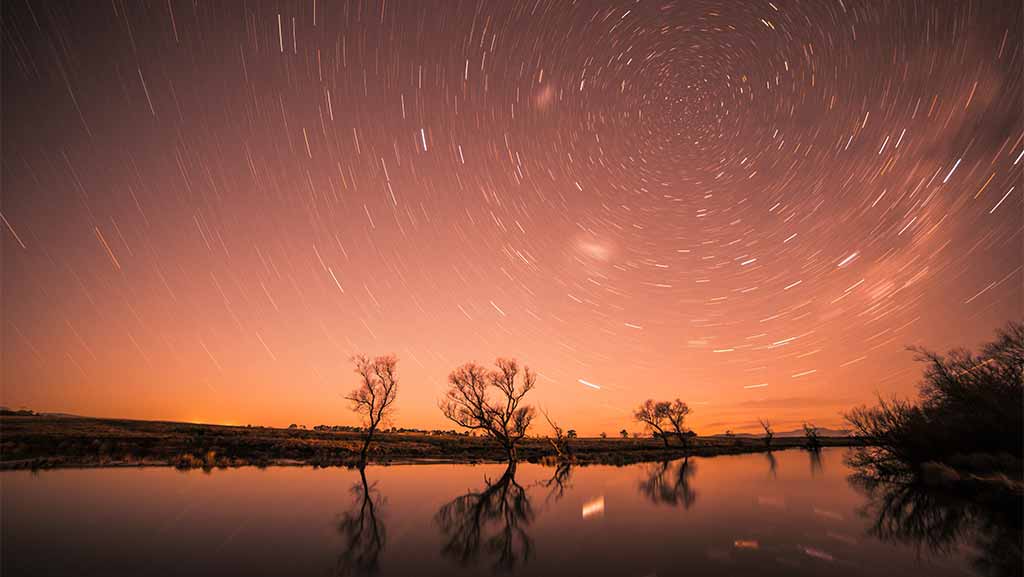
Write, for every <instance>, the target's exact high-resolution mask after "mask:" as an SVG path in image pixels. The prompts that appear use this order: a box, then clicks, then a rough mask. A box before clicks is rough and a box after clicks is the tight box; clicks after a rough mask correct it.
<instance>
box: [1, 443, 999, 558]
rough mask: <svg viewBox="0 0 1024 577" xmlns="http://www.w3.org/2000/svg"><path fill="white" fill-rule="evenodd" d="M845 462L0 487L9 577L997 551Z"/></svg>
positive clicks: (803, 457) (489, 468)
mask: <svg viewBox="0 0 1024 577" xmlns="http://www.w3.org/2000/svg"><path fill="white" fill-rule="evenodd" d="M845 453H846V449H825V450H823V451H821V453H820V455H818V456H815V455H813V454H811V453H808V452H805V451H800V450H790V451H783V452H776V453H774V454H772V455H768V454H750V455H741V456H720V457H714V458H691V459H689V460H686V461H674V462H671V463H652V464H642V465H632V466H627V467H612V466H591V467H579V468H572V469H557V468H553V467H542V466H539V465H530V464H521V465H519V467H518V469H517V470H516V471H515V472H514V475H512V474H507V473H506V471H505V467H504V466H500V465H478V466H471V465H409V466H392V467H370V468H368V469H367V470H366V472H365V484H364V479H363V478H362V477H361V476H360V473H359V471H356V470H347V469H312V468H270V469H266V470H260V469H256V468H242V469H227V470H214V471H212V472H209V473H204V472H202V471H198V470H193V471H187V472H181V471H176V470H174V469H165V468H147V469H83V470H55V471H43V472H39V473H32V472H28V471H17V472H4V473H0V483H2V487H0V488H2V499H3V502H2V504H3V508H2V510H0V521H2V575H3V576H4V577H15V576H21V575H33V576H41V575H75V576H83V575H104V576H109V575H220V576H223V575H335V574H354V575H358V574H379V575H488V574H491V573H512V574H521V575H585V576H598V575H614V576H624V577H630V576H636V577H643V576H654V575H658V576H668V575H730V576H733V575H769V576H771V575H779V576H783V575H785V576H795V575H920V576H927V577H941V576H945V575H976V574H978V570H979V568H980V569H981V570H985V568H986V562H988V561H993V560H992V559H989V558H990V557H995V556H998V555H999V550H998V548H997V547H996V548H994V549H993V550H992V551H989V550H986V549H985V548H984V543H986V541H984V540H982V543H983V544H982V545H981V546H979V544H978V542H979V541H978V539H976V538H975V536H974V535H973V534H972V533H971V532H970V531H969V530H967V529H965V528H962V527H952V529H955V530H956V531H955V532H954V533H951V534H949V535H931V534H930V533H929V531H931V530H932V529H931V528H929V527H927V526H925V525H927V522H925V523H924V524H923V525H922V521H921V520H920V519H918V518H917V517H916V516H914V515H910V516H909V518H907V519H903V518H902V516H906V515H904V513H900V512H899V511H902V510H904V509H905V508H906V507H905V505H906V504H907V502H908V500H909V505H910V506H911V507H913V506H914V505H915V504H917V505H920V504H918V503H917V502H916V501H914V496H913V495H910V496H907V495H896V498H897V499H899V502H898V504H897V507H896V508H897V509H898V510H899V511H896V512H893V511H888V513H886V510H887V508H888V509H891V508H892V497H893V496H892V495H889V494H886V493H885V492H884V491H883V492H882V493H880V494H879V493H876V494H874V495H873V496H869V494H867V493H866V492H865V490H864V489H862V488H858V486H857V485H856V484H851V483H849V482H848V479H847V478H848V476H849V475H850V472H851V471H850V470H849V468H847V467H846V466H845V465H844V464H843V457H844V454H845ZM921 506H922V507H923V509H922V510H921V511H920V513H922V514H924V515H925V517H927V516H929V515H932V516H934V515H935V514H936V509H937V508H939V507H938V506H937V505H935V504H934V503H929V502H927V501H926V502H925V503H924V504H923V505H921ZM880 511H881V518H879V517H880ZM939 513H947V512H942V511H939ZM886 515H888V517H887V516H886ZM946 517H949V519H946V518H945V517H944V518H943V519H942V520H941V521H942V522H941V523H940V524H939V525H940V527H936V528H935V529H934V530H935V531H948V530H950V527H948V525H949V524H950V523H952V524H954V525H955V524H956V523H957V519H956V517H957V512H956V511H953V512H952V513H950V514H948V515H946ZM904 523H905V524H907V525H908V526H907V527H901V524H904ZM933 537H937V538H940V539H945V542H941V541H940V542H937V543H929V540H933V541H934V540H935V539H932V538H933ZM990 540H991V539H990ZM936 544H937V545H938V547H937V549H939V550H941V552H936V551H935V550H934V549H935V548H936V547H935V545H936ZM994 561H997V562H998V561H999V560H998V559H995V560H994ZM1004 561H1005V560H1004ZM989 564H992V563H989ZM998 569H999V568H998V566H997V567H996V572H997V573H998Z"/></svg>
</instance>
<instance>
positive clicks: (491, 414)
mask: <svg viewBox="0 0 1024 577" xmlns="http://www.w3.org/2000/svg"><path fill="white" fill-rule="evenodd" d="M495 365H497V369H496V370H493V371H489V370H487V369H485V368H484V367H482V366H480V365H477V364H475V363H467V364H465V365H463V366H461V367H459V368H457V369H455V370H454V371H452V373H451V374H450V375H448V382H449V384H450V385H451V387H450V388H449V389H448V392H447V394H446V395H445V398H444V399H443V400H442V401H441V412H442V413H444V416H445V417H447V418H448V419H449V420H451V421H452V422H454V423H455V424H457V425H459V426H460V427H464V428H466V429H469V430H473V431H476V430H479V431H482V432H483V433H484V434H486V435H487V436H489V437H490V438H492V439H494V440H495V441H497V442H499V443H500V444H501V446H502V448H504V449H505V452H506V455H507V457H508V462H509V463H510V464H514V463H515V462H516V445H517V444H518V443H519V441H520V440H522V438H523V437H524V436H526V430H527V429H528V428H529V427H530V423H531V422H533V417H534V410H533V407H530V406H521V404H522V401H523V397H525V396H526V394H527V393H529V392H530V391H531V390H533V387H534V385H535V384H536V382H537V375H536V373H534V372H533V371H531V370H530V369H529V367H525V366H524V367H523V368H522V378H521V379H518V383H517V377H518V376H519V374H520V369H519V364H518V363H517V362H516V361H515V360H514V359H498V360H497V361H495ZM492 390H493V391H496V392H497V395H495V396H497V398H492V394H491V391H492Z"/></svg>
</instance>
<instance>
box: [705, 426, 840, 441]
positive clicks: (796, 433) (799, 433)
mask: <svg viewBox="0 0 1024 577" xmlns="http://www.w3.org/2000/svg"><path fill="white" fill-rule="evenodd" d="M852 432H853V431H851V430H850V429H829V428H826V427H821V428H819V429H818V435H819V436H822V437H849V436H850V434H851V433H852ZM711 436H712V437H725V435H724V434H719V435H711ZM803 436H804V430H803V429H793V430H792V431H775V437H776V438H779V437H803ZM733 437H738V438H743V439H760V438H763V437H764V433H735V434H733Z"/></svg>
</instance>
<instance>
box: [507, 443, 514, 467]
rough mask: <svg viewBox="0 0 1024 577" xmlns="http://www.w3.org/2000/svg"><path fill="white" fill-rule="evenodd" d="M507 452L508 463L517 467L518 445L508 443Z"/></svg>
mask: <svg viewBox="0 0 1024 577" xmlns="http://www.w3.org/2000/svg"><path fill="white" fill-rule="evenodd" d="M505 452H506V453H507V454H508V464H509V465H511V466H513V467H515V465H516V446H515V445H508V446H506V447H505Z"/></svg>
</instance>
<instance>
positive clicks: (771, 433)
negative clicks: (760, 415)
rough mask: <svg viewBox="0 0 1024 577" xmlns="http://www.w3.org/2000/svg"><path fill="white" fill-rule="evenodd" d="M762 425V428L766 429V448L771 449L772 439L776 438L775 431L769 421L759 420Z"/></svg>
mask: <svg viewBox="0 0 1024 577" xmlns="http://www.w3.org/2000/svg"><path fill="white" fill-rule="evenodd" d="M758 421H759V422H760V423H761V428H762V429H764V446H765V447H767V448H769V449H771V448H772V439H774V438H775V431H774V430H773V429H772V424H771V422H769V421H768V420H767V419H758Z"/></svg>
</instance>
